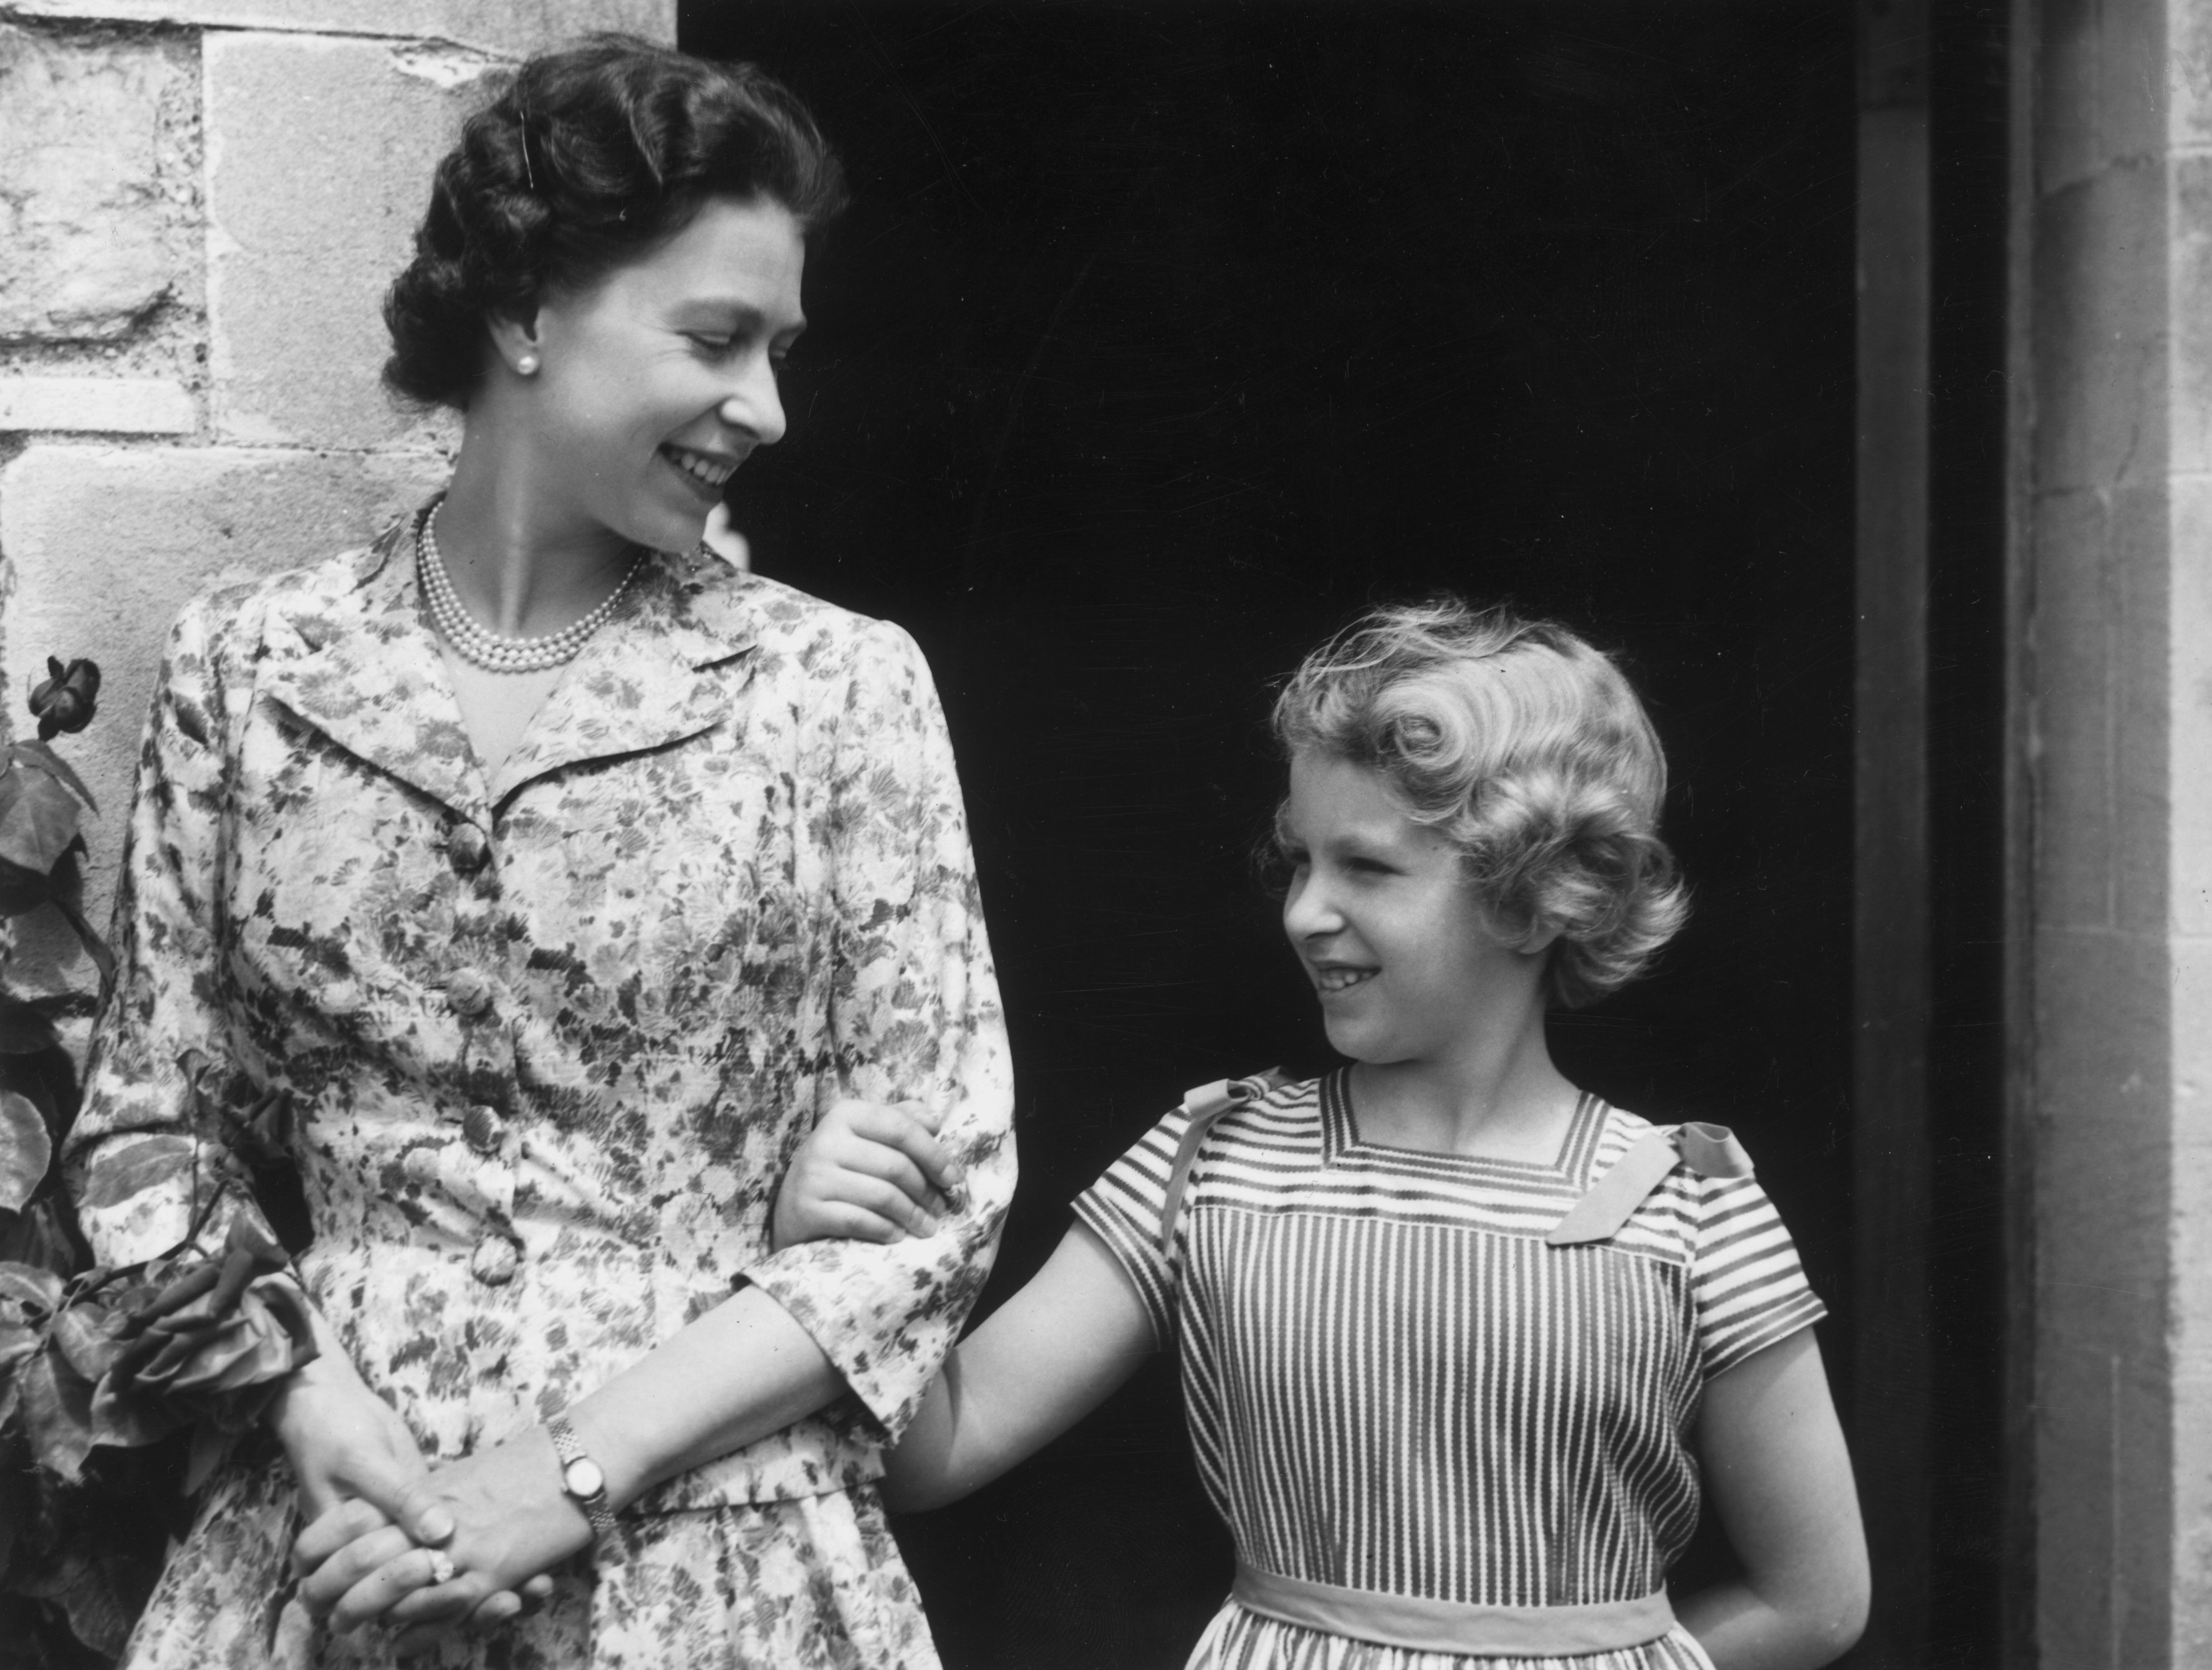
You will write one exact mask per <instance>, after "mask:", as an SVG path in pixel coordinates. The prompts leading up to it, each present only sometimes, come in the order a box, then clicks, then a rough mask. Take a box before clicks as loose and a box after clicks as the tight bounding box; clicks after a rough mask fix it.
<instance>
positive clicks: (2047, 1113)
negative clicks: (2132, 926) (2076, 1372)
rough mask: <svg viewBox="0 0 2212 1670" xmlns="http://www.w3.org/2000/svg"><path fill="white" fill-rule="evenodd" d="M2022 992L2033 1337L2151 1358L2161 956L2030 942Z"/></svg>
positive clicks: (2168, 1060)
mask: <svg viewBox="0 0 2212 1670" xmlns="http://www.w3.org/2000/svg"><path fill="white" fill-rule="evenodd" d="M2033 978H2034V1015H2033V1025H2034V1032H2033V1039H2034V1049H2035V1079H2034V1084H2035V1098H2036V1105H2035V1118H2036V1138H2035V1149H2036V1170H2037V1176H2038V1178H2039V1184H2038V1188H2037V1194H2036V1201H2035V1237H2036V1262H2037V1280H2038V1283H2039V1288H2040V1290H2041V1298H2040V1301H2039V1306H2038V1315H2039V1321H2040V1325H2041V1326H2042V1327H2043V1328H2044V1330H2045V1332H2047V1333H2049V1334H2050V1335H2051V1337H2052V1338H2054V1339H2065V1340H2067V1341H2068V1342H2069V1343H2070V1344H2071V1345H2075V1346H2079V1347H2081V1348H2083V1349H2092V1350H2095V1351H2104V1352H2107V1353H2111V1354H2114V1355H2117V1356H2119V1357H2128V1358H2131V1359H2132V1358H2136V1357H2155V1356H2156V1355H2157V1354H2158V1353H2159V1352H2160V1351H2162V1350H2163V1349H2164V1344H2165V1340H2166V1300H2167V1290H2168V1282H2169V1279H2170V1273H2169V1272H2170V1262H2171V1239H2170V1237H2171V1230H2172V1224H2171V1221H2170V1218H2169V1217H2168V1205H2169V1202H2170V1200H2171V1198H2172V1181H2171V1180H2172V1169H2173V1168H2172V1143H2173V1136H2174V1132H2173V1113H2172V1083H2171V1072H2170V1069H2171V1065H2172V1048H2173V1039H2172V1028H2171V1011H2170V1003H2169V985H2170V981H2171V965H2170V963H2169V961H2168V958H2167V955H2166V944H2165V942H2164V940H2163V939H2161V938H2157V937H2154V936H2144V935H2136V934H2123V933H2116V932H2109V931H2100V930H2080V931H2058V930H2047V931H2043V932H2039V933H2038V935H2037V937H2036V945H2035V958H2034V964H2033Z"/></svg>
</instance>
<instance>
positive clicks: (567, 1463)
mask: <svg viewBox="0 0 2212 1670" xmlns="http://www.w3.org/2000/svg"><path fill="white" fill-rule="evenodd" d="M545 1431H546V1436H549V1437H550V1438H551V1439H552V1440H553V1453H554V1454H556V1455H557V1456H559V1457H560V1458H561V1488H562V1491H565V1492H566V1493H567V1495H568V1500H569V1501H571V1502H573V1503H575V1504H576V1506H577V1507H578V1508H579V1509H580V1510H581V1511H582V1513H583V1515H584V1517H585V1518H586V1519H587V1520H589V1521H591V1522H592V1539H593V1540H594V1541H596V1542H599V1543H600V1544H605V1542H606V1541H607V1539H609V1538H611V1537H612V1536H613V1535H614V1533H615V1513H614V1509H612V1508H611V1507H610V1506H609V1505H608V1503H607V1476H606V1474H605V1473H602V1472H600V1471H599V1463H598V1462H597V1461H594V1460H592V1458H591V1457H590V1456H588V1455H586V1454H585V1453H584V1447H583V1445H582V1444H580V1443H579V1442H577V1440H576V1429H575V1428H574V1427H573V1426H570V1425H569V1424H568V1417H567V1416H565V1415H556V1416H555V1417H554V1418H552V1419H551V1420H550V1421H548V1422H546V1423H545Z"/></svg>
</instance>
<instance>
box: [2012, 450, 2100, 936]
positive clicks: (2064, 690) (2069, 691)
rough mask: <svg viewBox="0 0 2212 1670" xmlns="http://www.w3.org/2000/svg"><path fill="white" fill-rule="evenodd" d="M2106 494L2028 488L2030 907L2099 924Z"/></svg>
mask: <svg viewBox="0 0 2212 1670" xmlns="http://www.w3.org/2000/svg"><path fill="white" fill-rule="evenodd" d="M2109 523H2110V518H2109V516H2108V515H2107V501H2106V495H2102V494H2097V493H2087V492H2075V493H2046V494H2040V495H2037V498H2036V501H2035V514H2034V516H2033V521H2032V527H2033V541H2034V546H2033V552H2034V570H2035V589H2036V605H2035V606H2036V632H2035V635H2034V659H2033V664H2032V665H2033V671H2032V675H2031V676H2032V678H2033V687H2032V692H2033V706H2032V708H2031V711H2030V724H2031V726H2032V727H2033V728H2032V731H2031V737H2032V744H2031V745H2032V747H2033V750H2034V758H2035V762H2036V763H2035V776H2034V785H2035V787H2034V792H2035V802H2036V804H2035V818H2036V828H2037V829H2038V830H2039V832H2041V835H2040V839H2039V841H2037V843H2036V847H2035V913H2036V920H2037V922H2038V923H2039V925H2046V926H2052V927H2109V926H2112V923H2113V920H2114V914H2115V904H2114V897H2113V873H2114V859H2115V854H2116V848H2117V847H2118V843H2119V841H2120V840H2121V839H2122V836H2123V831H2122V830H2121V829H2120V828H2119V826H2118V823H2117V821H2116V817H2115V811H2116V807H2115V786H2114V774H2115V762H2114V760H2113V757H2112V730H2113V724H2114V720H2113V691H2112V677H2113V675H2112V655H2113V642H2112V640H2113V637H2114V633H2113V630H2112V612H2113V603H2112V595H2111V588H2110V585H2109V578H2110V574H2111V563H2110V561H2109V557H2108V553H2107V549H2106V548H2107V544H2108V541H2109V535H2110V526H2109Z"/></svg>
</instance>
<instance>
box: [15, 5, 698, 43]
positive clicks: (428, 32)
mask: <svg viewBox="0 0 2212 1670" xmlns="http://www.w3.org/2000/svg"><path fill="white" fill-rule="evenodd" d="M10 9H12V10H14V11H15V13H17V14H18V15H21V16H24V17H56V18H101V19H112V20H117V21H125V22H139V23H181V24H187V25H195V26H197V27H203V28H211V29H261V30H270V31H292V32H297V33H307V34H354V35H378V36H384V37H402V38H413V39H430V40H451V41H457V42H459V43H461V44H463V45H465V46H481V47H483V48H484V49H486V50H487V51H489V52H505V53H510V54H513V55H517V56H520V55H521V54H524V53H527V52H537V51H538V50H540V49H541V48H543V47H545V46H551V45H553V44H554V43H556V42H557V41H561V40H564V39H568V37H570V36H572V35H578V34H582V33H585V32H586V31H587V30H592V29H622V30H626V31H628V32H629V33H631V34H639V35H643V36H645V37H646V38H647V39H651V40H661V41H668V42H671V43H672V42H673V41H674V40H675V39H676V0H374V3H371V0H10Z"/></svg>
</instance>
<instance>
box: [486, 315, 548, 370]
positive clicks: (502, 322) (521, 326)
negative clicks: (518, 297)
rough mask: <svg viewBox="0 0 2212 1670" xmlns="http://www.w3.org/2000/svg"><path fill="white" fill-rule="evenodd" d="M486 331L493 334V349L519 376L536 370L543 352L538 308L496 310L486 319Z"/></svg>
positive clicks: (490, 334)
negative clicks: (508, 311) (514, 310)
mask: <svg viewBox="0 0 2212 1670" xmlns="http://www.w3.org/2000/svg"><path fill="white" fill-rule="evenodd" d="M484 332H485V334H486V335H488V336H489V337H490V338H491V346H492V352H493V353H495V354H496V355H499V357H500V360H501V363H503V364H504V365H505V366H506V367H507V369H508V370H509V371H511V372H513V373H514V374H515V375H516V376H518V377H527V376H530V375H532V373H535V372H536V371H537V369H538V361H539V360H540V358H541V357H542V355H543V352H544V350H543V349H541V348H540V346H539V344H538V309H537V308H535V307H532V308H531V309H530V310H529V312H527V313H494V314H493V315H492V316H491V318H490V319H487V320H486V321H485V323H484Z"/></svg>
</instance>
